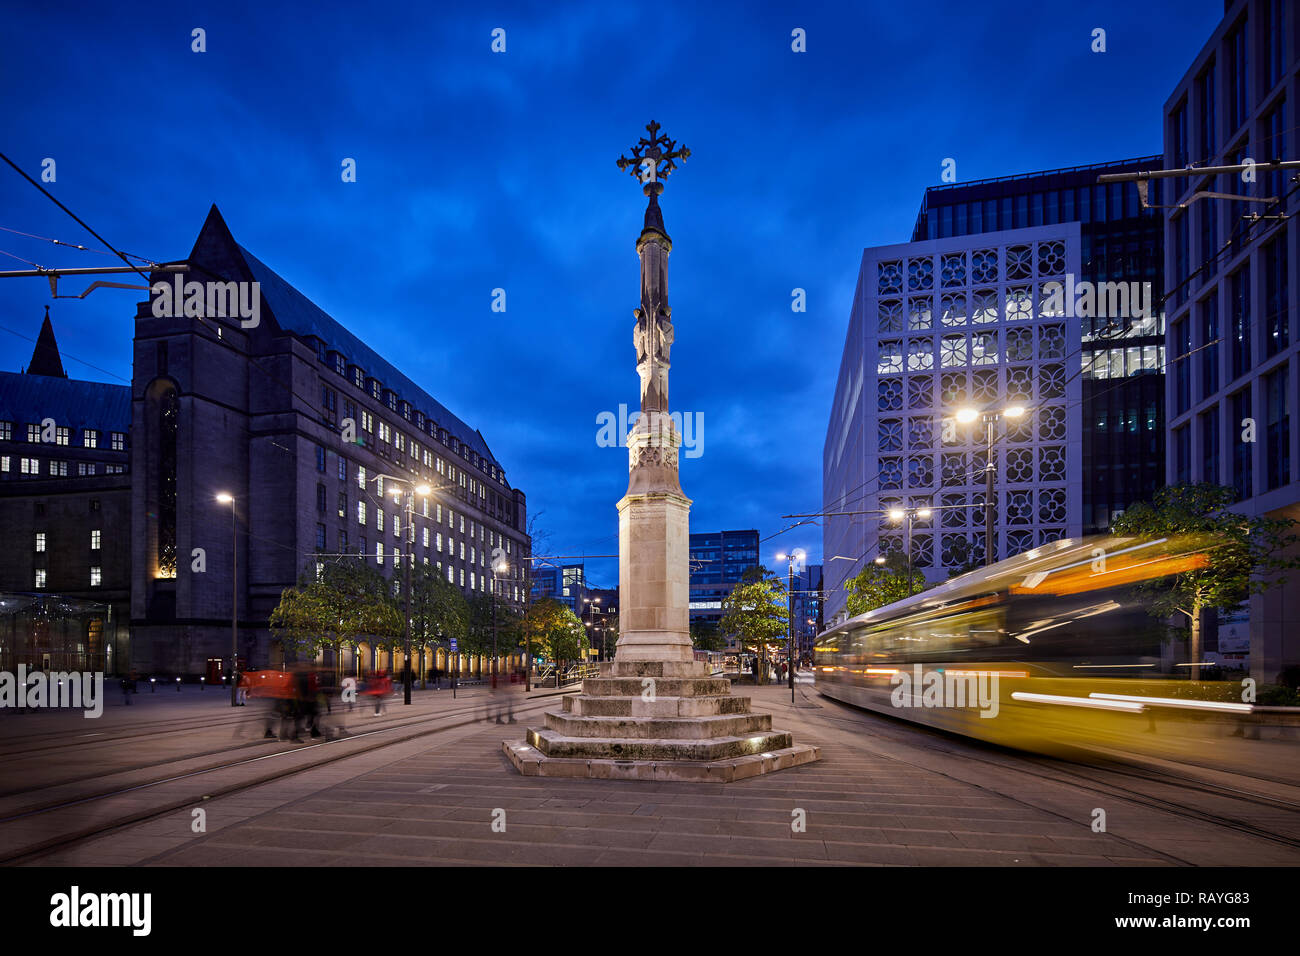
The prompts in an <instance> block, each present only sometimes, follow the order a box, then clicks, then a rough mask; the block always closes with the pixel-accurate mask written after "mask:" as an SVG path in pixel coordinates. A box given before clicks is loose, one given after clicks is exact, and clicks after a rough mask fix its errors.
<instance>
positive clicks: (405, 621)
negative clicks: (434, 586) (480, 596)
mask: <svg viewBox="0 0 1300 956" xmlns="http://www.w3.org/2000/svg"><path fill="white" fill-rule="evenodd" d="M384 479H387V480H388V481H391V482H396V483H397V484H401V485H405V486H406V494H405V496H403V494H402V492H401V491H399V490H398V489H396V488H394V489H393V500H394V501H401V500H402V499H403V497H405V511H406V544H407V547H406V549H405V550H406V554H405V558H406V569H405V570H406V587H405V588H403V591H404V592H405V602H404V604H405V607H404V609H403V612H402V649H403V652H404V654H405V656H406V663H405V666H404V669H403V673H402V703H403V704H409V703H410V702H411V565H412V564H413V563H414V561H415V496H416V494H419V495H420V496H421V497H422V498H427V497H428V496H429V493H430V492H431V491H432V490H433V489H432V488H430V487H429V486H428V485H425V484H420V485H417V484H415V482H413V481H411V480H409V479H407V478H397V477H394V476H393V475H375V477H374V478H373V479H371V480H373V481H376V482H382V481H383V480H384ZM379 487H382V485H380V486H379ZM493 610H494V612H495V605H494V606H493ZM495 617H496V615H495V613H494V614H493V625H494V631H495ZM493 642H494V643H495V633H494V636H493ZM493 650H495V648H494V649H493Z"/></svg>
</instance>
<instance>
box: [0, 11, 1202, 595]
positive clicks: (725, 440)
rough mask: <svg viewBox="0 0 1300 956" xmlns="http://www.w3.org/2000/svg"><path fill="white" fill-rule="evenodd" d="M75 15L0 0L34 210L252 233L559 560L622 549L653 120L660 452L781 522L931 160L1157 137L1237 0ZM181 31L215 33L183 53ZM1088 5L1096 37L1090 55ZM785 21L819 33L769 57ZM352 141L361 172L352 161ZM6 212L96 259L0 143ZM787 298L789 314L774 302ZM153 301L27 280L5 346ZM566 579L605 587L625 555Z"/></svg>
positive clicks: (815, 541)
mask: <svg viewBox="0 0 1300 956" xmlns="http://www.w3.org/2000/svg"><path fill="white" fill-rule="evenodd" d="M97 6H98V9H88V10H82V9H79V8H77V7H76V6H71V5H62V4H57V3H54V4H21V5H20V4H18V3H16V2H14V0H6V2H5V3H4V7H5V9H4V11H3V23H4V27H3V30H2V31H0V82H2V88H3V90H4V93H3V101H4V121H3V134H2V135H0V142H2V143H3V146H2V147H0V149H2V151H3V152H4V153H5V154H7V155H8V156H9V157H10V158H11V159H13V160H14V162H16V163H18V164H19V165H20V166H21V167H22V168H23V169H24V170H25V171H26V172H27V173H28V174H29V175H31V176H33V177H34V178H36V179H38V180H39V179H40V173H41V163H42V160H43V159H45V158H46V157H50V158H53V159H54V160H55V161H56V163H57V167H56V170H57V180H56V181H55V182H54V183H51V184H47V188H48V189H49V190H50V191H51V192H52V193H53V194H54V195H55V196H56V197H58V198H59V199H60V200H61V201H62V202H63V203H64V204H66V205H67V206H68V207H69V208H71V209H72V211H73V212H75V213H77V215H79V216H80V217H81V218H82V219H84V220H85V221H86V222H87V223H88V224H89V225H90V226H91V227H92V228H94V229H95V230H96V231H97V232H99V233H100V234H101V235H102V236H104V238H106V239H107V240H108V241H109V242H110V243H112V244H113V245H114V246H116V247H117V248H119V249H121V250H124V251H127V252H132V253H138V254H141V255H145V256H148V257H150V258H153V259H156V260H159V261H164V260H168V259H180V258H184V257H185V256H186V255H188V253H189V251H190V248H191V246H192V245H193V242H194V239H195V236H196V235H197V234H198V230H199V228H200V226H201V225H202V223H203V220H204V218H205V216H206V214H207V211H208V208H209V206H210V205H211V204H213V203H215V204H216V205H217V206H218V207H219V208H220V210H221V212H222V214H223V215H224V217H225V219H226V222H227V223H228V224H229V226H230V228H231V231H232V232H233V234H234V236H235V239H236V240H237V241H238V242H239V243H240V244H242V245H243V246H244V247H245V248H247V249H248V250H249V251H250V252H252V253H253V254H254V255H256V256H257V257H259V258H260V259H261V260H262V261H264V262H265V263H267V265H269V266H270V267H271V268H273V269H275V270H276V271H277V272H279V273H280V274H281V275H282V276H284V277H285V278H286V279H287V280H289V281H290V282H291V283H293V284H294V285H296V286H297V287H298V289H299V290H301V291H302V292H303V293H304V294H305V295H307V296H308V297H309V298H310V299H312V300H313V301H315V302H316V303H317V304H318V305H319V306H321V308H323V309H324V310H325V311H326V312H328V313H330V314H331V315H333V316H334V317H335V318H336V319H337V320H339V321H340V322H341V323H342V324H344V325H345V326H347V327H348V328H350V329H351V330H352V331H353V332H355V333H356V334H357V335H359V336H360V337H361V338H363V339H364V340H365V341H367V342H368V343H369V344H370V345H371V346H372V347H373V348H374V349H375V350H376V351H378V352H379V353H380V354H381V355H383V356H385V357H386V358H387V359H389V361H391V362H392V363H393V364H394V365H396V366H397V367H398V368H400V369H401V370H402V371H403V372H404V373H405V374H406V375H408V376H409V377H410V378H412V379H414V380H415V381H417V382H419V383H420V384H421V385H423V386H424V388H425V389H426V391H428V392H430V393H431V394H432V395H434V396H435V397H436V398H438V399H439V400H440V401H441V402H442V403H443V404H444V405H446V406H447V407H448V408H450V409H451V410H452V411H453V412H455V413H456V414H457V415H459V416H460V417H461V418H462V419H464V420H465V421H466V422H468V423H469V424H470V425H471V426H472V427H476V428H478V429H480V430H481V431H482V433H483V435H484V437H485V438H486V439H487V441H488V444H489V447H491V449H492V450H493V452H494V453H495V455H496V456H497V458H498V459H499V460H500V461H501V462H502V464H503V465H504V466H505V468H506V470H507V476H508V478H509V480H510V482H511V483H512V484H513V485H514V486H516V487H519V488H522V489H523V490H524V491H525V492H526V494H527V495H528V505H529V510H530V512H531V513H532V514H534V515H539V516H540V517H539V523H540V526H541V528H542V529H544V530H545V531H547V532H548V535H547V537H546V538H544V539H542V540H540V541H539V542H538V545H537V547H536V551H537V553H539V554H549V555H582V554H587V555H612V554H615V553H616V551H617V540H618V526H617V514H616V512H615V509H614V504H615V502H616V501H617V500H618V499H619V498H620V497H621V496H622V495H623V493H624V491H625V490H626V487H627V454H626V450H625V449H615V448H602V447H598V446H597V442H596V436H597V424H596V420H597V416H598V415H599V414H600V413H601V412H604V411H608V412H617V410H618V407H619V405H620V403H622V404H626V405H629V406H633V407H635V405H636V402H637V397H638V383H637V376H636V372H635V369H634V367H633V363H634V354H633V347H632V325H633V318H632V310H633V309H634V308H635V307H636V305H637V296H638V273H637V268H638V267H637V259H636V254H635V249H634V242H635V239H636V237H637V234H638V233H639V231H640V228H641V218H642V214H643V211H644V208H645V199H644V197H643V195H642V193H641V190H640V187H639V185H638V184H637V183H636V182H635V181H634V180H633V179H632V178H631V177H630V176H629V175H628V174H626V173H624V172H620V171H619V169H618V168H617V167H616V166H615V163H614V160H615V159H616V158H617V157H618V156H619V154H620V153H624V152H626V151H627V150H628V148H629V147H631V146H632V145H633V144H634V143H635V142H636V140H637V138H638V137H639V136H640V135H642V134H643V132H644V129H643V128H644V126H645V124H646V123H647V122H648V121H649V120H651V119H655V120H658V121H659V122H660V123H662V124H663V130H664V132H665V133H666V134H667V135H669V136H671V137H673V138H675V139H677V140H679V141H680V142H682V143H684V144H685V145H686V146H688V147H690V149H691V151H692V155H691V157H690V159H689V160H688V161H687V162H686V163H685V164H684V165H682V166H681V167H680V168H679V169H678V171H677V172H676V173H675V174H674V175H673V176H672V177H671V178H669V179H668V180H667V183H666V186H667V188H666V191H665V193H664V195H663V197H662V207H663V211H664V219H665V223H666V225H667V228H668V231H669V233H670V234H671V236H672V239H673V255H672V259H671V265H670V302H671V303H672V305H673V321H674V325H675V331H676V342H675V343H674V347H673V351H672V360H673V370H672V379H671V381H672V391H671V400H672V406H673V408H674V409H680V410H684V411H686V412H689V413H702V415H703V421H704V431H703V445H702V450H703V454H702V456H701V457H698V458H683V460H682V468H681V479H682V486H683V488H684V489H685V491H686V493H687V494H688V495H689V496H690V497H691V498H693V499H694V505H693V507H692V514H691V525H692V528H693V529H694V530H702V531H703V530H717V529H720V528H758V529H759V530H760V532H761V534H762V535H763V536H764V537H767V536H769V535H774V534H776V533H777V532H779V531H781V530H782V529H783V528H785V527H787V526H788V525H789V524H790V523H791V522H789V521H783V520H782V519H781V518H780V515H782V514H786V513H790V512H811V511H818V510H820V507H821V462H822V443H823V440H824V437H825V431H826V421H827V417H828V412H829V407H830V401H831V395H832V393H833V390H834V387H835V379H836V375H837V372H838V368H839V360H840V352H841V349H842V346H843V338H844V332H845V328H846V324H847V320H848V313H849V309H850V306H851V305H852V298H853V288H854V282H855V280H856V276H857V271H858V263H859V259H860V257H861V254H862V249H863V248H864V247H866V246H873V245H882V244H886V243H894V242H903V241H906V240H908V239H909V238H910V236H911V230H912V226H913V223H914V221H915V219H916V214H917V210H918V208H919V207H920V203H921V198H922V193H923V190H924V188H925V187H926V186H927V185H935V184H937V183H938V182H939V176H940V166H941V163H942V162H943V160H944V159H945V158H949V157H951V158H953V159H955V160H956V164H957V165H956V172H957V178H958V180H960V181H967V180H971V179H980V178H984V177H990V176H1000V175H1008V174H1012V173H1019V172H1029V171H1034V170H1040V169H1050V168H1055V167H1060V166H1072V165H1078V164H1084V163H1094V162H1103V161H1107V160H1114V159H1121V158H1127V157H1132V156H1140V155H1146V154H1151V153H1158V152H1160V151H1161V150H1162V146H1161V130H1160V118H1161V107H1162V106H1163V104H1164V101H1165V98H1166V97H1167V96H1168V94H1169V92H1170V91H1171V90H1172V89H1173V88H1174V86H1175V84H1176V83H1177V82H1178V80H1179V79H1180V78H1181V76H1182V75H1183V73H1184V71H1185V70H1186V68H1187V66H1188V65H1189V64H1190V62H1191V59H1192V57H1193V56H1194V55H1195V54H1196V52H1197V51H1198V50H1199V49H1200V47H1201V46H1202V44H1203V43H1204V41H1205V39H1206V38H1207V37H1208V36H1209V34H1210V32H1211V31H1212V30H1213V28H1214V26H1215V25H1216V24H1217V22H1218V20H1219V18H1220V17H1221V15H1222V12H1223V4H1222V3H1221V2H1219V0H1150V2H1145V3H1143V4H1141V5H1140V6H1139V5H1137V4H1134V3H1131V2H1129V0H1113V2H1112V0H1105V2H1089V3H1079V4H1038V3H998V2H993V0H989V2H984V3H970V2H967V0H959V2H952V3H927V2H919V3H902V4H900V3H869V4H853V5H852V8H851V9H841V8H839V7H838V6H834V5H823V4H809V3H798V4H765V5H758V4H750V3H744V4H741V3H736V4H724V3H716V2H709V3H698V2H690V3H681V4H675V3H666V2H655V3H620V4H613V3H591V4H567V3H566V4H541V3H528V4H519V5H512V4H472V5H465V6H466V7H473V8H474V9H473V10H472V12H468V13H467V12H464V11H463V10H455V9H450V8H449V9H447V10H443V11H440V10H437V9H429V8H427V7H426V5H423V4H419V5H412V8H411V12H396V11H393V10H391V9H389V8H388V7H387V5H385V4H378V3H376V4H351V3H349V4H330V3H322V4H312V5H310V6H308V5H292V6H290V5H281V4H276V3H257V4H240V3H220V4H210V5H195V6H192V7H186V6H185V5H177V6H175V7H174V6H172V5H160V4H140V5H135V4H130V3H126V4H118V3H115V4H111V5H97ZM845 6H846V7H848V6H849V5H845ZM308 11H310V12H308ZM195 27H200V28H203V29H204V30H206V45H207V52H205V53H195V52H192V51H191V42H192V41H191V30H192V29H193V28H195ZM497 27H500V28H502V29H504V30H505V31H506V52H505V53H502V54H495V53H493V52H492V51H491V49H490V45H491V42H492V37H491V32H492V30H493V29H494V28H497ZM1097 27H1102V28H1104V29H1105V30H1106V32H1107V33H1106V44H1107V51H1106V52H1105V53H1093V52H1091V50H1090V45H1091V43H1092V31H1093V29H1094V28H1097ZM795 28H802V29H803V30H805V31H806V37H807V40H806V43H807V52H805V53H795V52H792V50H791V42H792V40H791V31H792V30H794V29H795ZM349 157H350V158H353V159H355V160H356V164H357V181H356V182H355V183H345V182H343V181H342V178H341V176H340V172H341V163H342V162H343V160H344V158H349ZM0 226H3V227H5V228H7V229H11V230H19V231H21V232H26V233H34V234H37V235H40V236H47V237H54V238H58V239H63V240H66V241H72V242H80V243H82V244H84V245H87V246H90V247H92V248H95V249H102V247H101V246H100V245H99V244H98V243H97V242H96V241H95V240H94V239H93V237H91V236H89V235H88V234H87V233H85V232H84V231H83V230H82V229H81V228H80V227H79V226H78V225H77V224H76V223H75V222H74V221H73V220H71V219H70V218H68V216H66V215H65V214H64V213H63V212H62V211H60V210H59V209H58V208H57V207H56V206H55V205H54V204H53V203H51V202H50V201H49V200H48V199H46V198H45V197H43V196H42V195H41V194H40V193H39V192H38V191H37V190H36V189H35V188H34V187H32V186H31V184H29V183H27V182H26V181H24V180H23V179H22V178H21V177H20V176H19V175H18V174H17V173H15V172H14V171H13V170H12V169H10V168H9V167H8V166H6V165H3V164H0ZM0 251H3V252H4V253H7V254H8V255H0V262H3V263H4V264H3V265H0V269H20V268H27V266H25V265H24V264H23V263H22V262H20V261H19V260H18V259H15V258H12V257H11V256H17V257H19V258H20V259H22V260H29V261H32V262H37V263H39V264H41V265H43V266H50V265H62V266H72V265H83V266H93V265H113V264H116V263H115V262H114V260H113V259H111V258H110V257H108V256H101V255H96V254H92V253H87V252H78V251H76V250H62V249H58V248H56V247H54V246H52V245H50V244H48V243H45V242H41V241H36V240H32V239H28V238H24V237H21V236H18V235H14V234H13V233H11V232H0ZM119 281H130V280H129V279H120V278H119ZM83 288H84V284H83V283H81V282H79V281H78V280H63V281H62V283H61V288H60V291H61V292H63V293H65V294H67V293H72V294H76V293H79V292H80V291H81V290H82V289H83ZM495 288H504V289H505V290H506V296H507V299H506V303H507V308H506V311H505V312H504V313H499V312H493V311H492V310H491V304H492V290H493V289H495ZM795 288H802V289H804V290H806V295H807V311H806V312H805V313H795V312H792V310H791V294H792V290H793V289H795ZM141 299H143V295H142V294H141V293H138V292H131V291H121V290H99V291H96V292H94V293H92V294H91V295H90V296H89V297H88V298H86V299H84V300H79V299H68V300H58V301H54V302H51V300H50V298H49V288H48V285H47V283H46V282H45V280H43V279H8V280H5V281H2V282H0V327H2V329H0V343H2V344H0V356H3V360H2V361H0V368H3V369H5V370H9V371H17V370H18V369H19V368H20V367H21V366H23V365H25V364H26V362H27V361H28V358H29V357H30V354H31V347H32V341H31V340H32V339H34V337H35V335H36V333H37V331H38V329H39V325H40V318H41V316H42V314H43V306H44V305H46V304H50V305H51V309H50V312H51V317H52V319H53V321H54V328H55V332H56V334H57V337H58V341H59V345H60V348H61V349H62V352H63V361H64V366H65V368H66V369H67V371H68V373H69V375H70V376H72V377H75V378H88V379H94V380H98V381H107V382H119V383H124V382H126V381H128V380H129V377H130V374H131V369H130V362H131V335H132V331H133V316H134V314H135V303H136V302H137V301H140V300H141ZM87 362H89V363H90V365H89V366H88V365H87V364H86V363H87ZM91 366H93V367H91ZM798 546H802V547H804V548H805V549H807V551H808V552H809V560H810V561H813V562H815V561H818V560H820V556H821V530H820V528H818V527H802V528H798V529H796V530H793V531H790V532H788V533H786V534H783V535H780V536H779V537H774V538H772V539H771V540H769V541H766V542H765V543H764V544H763V546H762V547H763V554H762V557H763V560H764V561H765V563H767V564H768V566H769V567H775V566H776V565H777V562H776V561H775V559H774V557H773V556H774V554H775V553H776V552H777V551H779V550H781V549H782V548H783V547H798ZM588 572H589V576H590V578H591V579H592V581H593V582H594V583H595V584H597V585H599V586H613V585H615V584H616V583H617V560H612V559H608V558H604V559H598V560H590V561H588Z"/></svg>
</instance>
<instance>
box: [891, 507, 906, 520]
mask: <svg viewBox="0 0 1300 956" xmlns="http://www.w3.org/2000/svg"><path fill="white" fill-rule="evenodd" d="M889 520H890V521H902V520H903V509H902V508H890V509H889Z"/></svg>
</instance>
